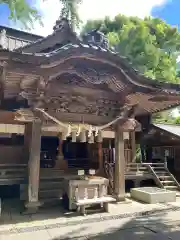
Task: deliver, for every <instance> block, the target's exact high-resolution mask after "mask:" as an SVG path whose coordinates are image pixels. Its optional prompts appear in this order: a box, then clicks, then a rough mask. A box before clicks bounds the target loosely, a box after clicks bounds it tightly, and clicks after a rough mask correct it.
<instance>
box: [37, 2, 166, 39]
mask: <svg viewBox="0 0 180 240" xmlns="http://www.w3.org/2000/svg"><path fill="white" fill-rule="evenodd" d="M167 1H168V0H111V1H107V0H91V1H90V0H83V3H82V5H81V6H80V8H79V14H80V17H81V19H82V20H83V21H84V22H85V21H86V20H88V19H99V18H103V17H105V16H110V17H114V16H115V15H117V14H118V13H122V14H125V15H127V16H138V17H141V18H143V17H145V16H149V15H150V13H151V10H152V8H153V7H154V6H161V5H163V4H164V3H166V2H167ZM38 7H39V8H40V9H41V10H42V13H43V22H44V27H39V26H36V27H35V29H34V31H33V32H35V33H37V34H40V35H41V34H42V35H44V36H46V35H47V34H50V33H51V32H52V28H53V25H54V23H55V21H56V20H57V18H58V17H59V13H60V9H61V5H60V0H46V1H43V0H39V3H38Z"/></svg>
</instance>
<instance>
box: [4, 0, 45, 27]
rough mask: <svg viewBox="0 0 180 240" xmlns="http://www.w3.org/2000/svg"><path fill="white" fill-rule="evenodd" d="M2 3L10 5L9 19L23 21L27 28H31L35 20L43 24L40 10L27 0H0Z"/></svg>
mask: <svg viewBox="0 0 180 240" xmlns="http://www.w3.org/2000/svg"><path fill="white" fill-rule="evenodd" d="M0 4H6V5H8V8H9V10H10V15H9V19H10V20H13V21H15V22H17V21H19V22H21V23H22V25H23V26H24V27H25V28H27V29H31V28H32V27H33V24H34V22H35V21H38V22H39V23H40V24H41V25H42V21H41V16H40V13H39V11H38V10H37V9H36V8H35V7H31V6H30V4H29V3H28V2H27V0H0Z"/></svg>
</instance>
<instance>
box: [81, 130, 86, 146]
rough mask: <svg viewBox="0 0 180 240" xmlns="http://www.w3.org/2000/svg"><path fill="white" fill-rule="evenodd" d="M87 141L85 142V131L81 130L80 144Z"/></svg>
mask: <svg viewBox="0 0 180 240" xmlns="http://www.w3.org/2000/svg"><path fill="white" fill-rule="evenodd" d="M86 141H87V140H86V131H85V130H83V131H81V132H80V142H82V143H85V142H86Z"/></svg>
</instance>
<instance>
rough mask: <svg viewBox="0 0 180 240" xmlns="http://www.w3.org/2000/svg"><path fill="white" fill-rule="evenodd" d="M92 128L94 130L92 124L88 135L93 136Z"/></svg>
mask: <svg viewBox="0 0 180 240" xmlns="http://www.w3.org/2000/svg"><path fill="white" fill-rule="evenodd" d="M92 130H93V129H92V126H90V127H89V132H88V137H91V135H92V133H93V132H92Z"/></svg>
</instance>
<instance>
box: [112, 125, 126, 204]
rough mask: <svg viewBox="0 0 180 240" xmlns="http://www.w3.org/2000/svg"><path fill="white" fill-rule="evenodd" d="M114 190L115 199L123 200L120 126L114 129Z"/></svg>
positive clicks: (122, 151) (122, 140)
mask: <svg viewBox="0 0 180 240" xmlns="http://www.w3.org/2000/svg"><path fill="white" fill-rule="evenodd" d="M114 187H115V189H114V192H115V197H116V199H117V201H123V200H125V157H124V137H123V132H122V131H120V127H119V126H117V127H116V130H115V175H114Z"/></svg>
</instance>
